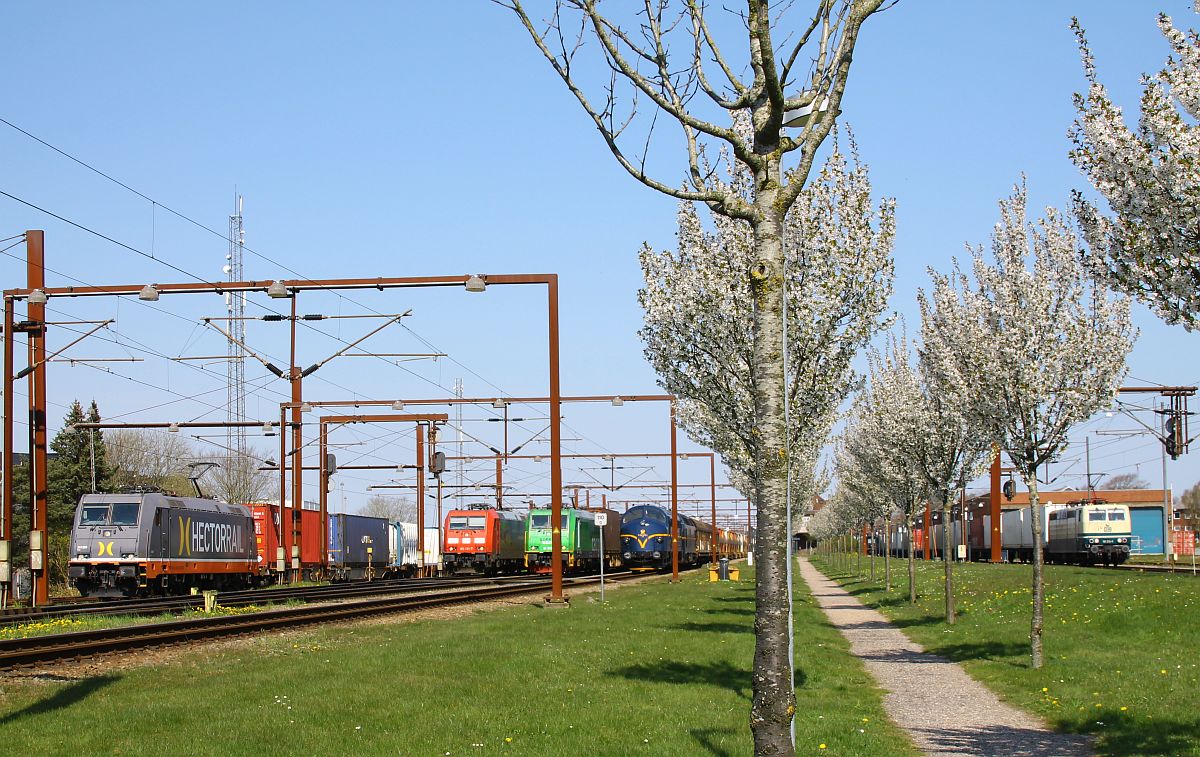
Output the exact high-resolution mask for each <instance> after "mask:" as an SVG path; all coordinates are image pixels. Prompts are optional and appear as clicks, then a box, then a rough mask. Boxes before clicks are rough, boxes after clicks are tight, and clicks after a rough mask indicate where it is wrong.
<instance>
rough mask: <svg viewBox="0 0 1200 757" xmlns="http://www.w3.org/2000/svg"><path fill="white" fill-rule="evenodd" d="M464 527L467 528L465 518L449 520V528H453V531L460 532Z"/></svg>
mask: <svg viewBox="0 0 1200 757" xmlns="http://www.w3.org/2000/svg"><path fill="white" fill-rule="evenodd" d="M466 527H467V519H466V517H465V516H464V517H460V518H451V519H450V528H453V529H455V530H462V529H464V528H466Z"/></svg>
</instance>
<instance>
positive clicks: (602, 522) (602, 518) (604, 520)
mask: <svg viewBox="0 0 1200 757" xmlns="http://www.w3.org/2000/svg"><path fill="white" fill-rule="evenodd" d="M596 525H597V526H599V527H600V603H601V604H603V603H604V527H605V526H606V525H608V513H596Z"/></svg>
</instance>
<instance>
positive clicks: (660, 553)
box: [654, 552, 662, 560]
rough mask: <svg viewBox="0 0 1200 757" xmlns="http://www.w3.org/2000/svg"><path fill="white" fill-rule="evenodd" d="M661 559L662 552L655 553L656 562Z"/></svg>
mask: <svg viewBox="0 0 1200 757" xmlns="http://www.w3.org/2000/svg"><path fill="white" fill-rule="evenodd" d="M660 557H662V552H655V553H654V559H655V560H657V559H658V558H660Z"/></svg>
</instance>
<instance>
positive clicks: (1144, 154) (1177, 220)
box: [1071, 15, 1200, 330]
mask: <svg viewBox="0 0 1200 757" xmlns="http://www.w3.org/2000/svg"><path fill="white" fill-rule="evenodd" d="M1158 26H1159V28H1160V29H1161V30H1162V33H1163V35H1164V36H1165V37H1166V38H1167V42H1169V43H1170V45H1171V49H1172V51H1173V53H1174V56H1173V57H1171V58H1168V59H1167V62H1166V66H1165V67H1164V68H1163V69H1162V70H1161V71H1159V72H1158V73H1157V74H1156V75H1154V76H1146V77H1143V80H1142V87H1143V89H1142V101H1141V115H1140V116H1139V119H1138V125H1137V128H1136V129H1130V128H1129V127H1128V126H1127V125H1126V123H1125V120H1124V117H1123V114H1122V112H1121V108H1120V106H1118V105H1115V104H1114V103H1113V102H1112V100H1111V99H1110V98H1109V96H1108V92H1107V90H1106V89H1105V87H1104V85H1103V84H1101V83H1100V81H1099V80H1098V79H1097V76H1096V66H1095V61H1094V59H1093V58H1092V53H1091V51H1090V49H1089V48H1088V44H1087V39H1086V38H1085V37H1084V33H1083V28H1082V27H1081V26H1080V24H1079V21H1078V20H1075V21H1074V22H1073V23H1072V27H1073V28H1074V29H1075V33H1076V35H1077V36H1078V38H1079V47H1080V51H1081V53H1082V55H1083V64H1084V71H1085V73H1086V74H1087V79H1088V92H1087V95H1086V96H1085V95H1081V94H1076V95H1075V107H1076V110H1077V111H1078V114H1079V115H1078V118H1077V119H1076V121H1075V125H1074V127H1073V128H1072V130H1071V137H1072V141H1073V142H1074V149H1073V150H1071V159H1072V160H1074V161H1075V164H1076V165H1077V166H1079V168H1080V169H1082V170H1083V172H1084V174H1086V175H1087V177H1088V179H1089V180H1090V181H1091V183H1092V186H1093V187H1095V188H1096V191H1097V192H1099V193H1100V195H1101V196H1102V197H1103V198H1104V200H1105V201H1106V202H1107V203H1108V206H1109V208H1110V209H1111V210H1112V213H1113V216H1112V217H1109V216H1107V215H1105V214H1104V212H1103V211H1102V210H1101V209H1100V208H1097V207H1096V206H1095V205H1093V204H1092V203H1091V202H1090V201H1088V200H1087V199H1086V198H1085V196H1084V195H1083V194H1082V193H1080V192H1075V193H1074V207H1075V215H1076V218H1077V219H1078V220H1079V225H1080V227H1081V228H1082V229H1083V236H1084V239H1086V240H1087V244H1088V254H1089V259H1090V261H1091V262H1092V264H1093V266H1094V267H1095V268H1096V270H1098V271H1101V272H1103V273H1105V274H1106V276H1107V278H1108V279H1109V280H1110V281H1111V282H1112V283H1113V284H1114V285H1115V286H1117V287H1118V288H1120V289H1122V290H1123V291H1125V292H1127V293H1129V294H1131V295H1133V296H1136V297H1139V298H1141V299H1142V300H1143V301H1145V302H1146V304H1147V305H1149V306H1150V307H1151V308H1152V309H1153V310H1154V311H1155V312H1157V313H1158V314H1159V315H1160V316H1162V317H1163V318H1164V319H1165V320H1166V321H1167V322H1168V323H1175V324H1182V325H1183V326H1184V327H1185V328H1187V329H1188V330H1195V329H1197V328H1200V313H1198V311H1200V126H1198V125H1197V120H1198V119H1200V37H1198V36H1197V34H1196V32H1194V31H1193V32H1189V33H1187V34H1184V33H1183V32H1181V31H1179V30H1177V29H1176V28H1175V27H1174V26H1173V25H1172V23H1171V19H1170V17H1168V16H1165V15H1160V16H1159V19H1158Z"/></svg>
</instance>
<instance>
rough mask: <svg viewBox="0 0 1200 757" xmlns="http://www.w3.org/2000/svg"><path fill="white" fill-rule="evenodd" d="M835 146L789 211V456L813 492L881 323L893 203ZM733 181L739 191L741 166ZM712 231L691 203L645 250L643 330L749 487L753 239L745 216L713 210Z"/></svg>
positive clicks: (692, 419) (649, 353)
mask: <svg viewBox="0 0 1200 757" xmlns="http://www.w3.org/2000/svg"><path fill="white" fill-rule="evenodd" d="M851 153H852V157H853V159H854V160H853V164H852V165H851V163H850V162H849V161H848V160H847V158H846V156H845V155H844V154H843V153H842V152H841V151H840V150H838V149H837V147H836V145H835V149H834V151H833V153H832V154H831V155H830V156H829V159H828V160H827V161H826V163H825V165H824V167H823V168H822V170H821V172H820V174H819V175H818V176H817V177H816V179H815V180H814V181H812V182H810V184H809V185H808V186H807V187H805V189H804V191H803V192H802V193H801V194H800V197H799V199H798V200H797V202H796V203H795V204H794V205H793V206H792V209H791V211H789V213H788V214H787V217H786V219H785V220H786V225H785V237H784V246H785V253H786V268H785V270H786V272H787V273H786V285H787V286H786V289H787V298H788V371H789V375H788V381H787V386H788V401H789V408H788V409H789V419H790V428H789V430H788V444H789V448H788V455H789V456H790V457H791V458H792V461H793V470H794V472H795V473H796V475H795V477H794V480H793V491H792V494H793V496H794V497H797V498H799V499H802V500H804V501H808V499H810V498H811V495H812V494H815V493H816V491H815V489H816V479H815V478H814V475H815V474H814V473H813V466H814V464H815V461H816V459H817V457H818V453H819V451H820V448H821V446H822V445H823V444H824V443H825V440H826V438H827V436H828V433H829V429H830V427H831V426H832V424H833V421H834V418H835V414H836V409H837V406H838V405H839V403H840V402H841V401H842V400H843V399H844V398H845V397H846V396H847V395H848V394H849V392H850V391H851V389H852V388H853V386H854V374H853V371H852V370H851V366H850V363H851V361H852V360H853V358H854V356H855V354H856V353H857V352H858V350H860V349H861V348H862V347H863V346H864V345H865V344H866V342H867V341H868V340H869V339H870V337H871V335H872V334H873V333H875V331H876V330H877V329H878V328H879V327H880V324H881V315H882V313H883V311H884V309H885V307H886V303H887V298H888V296H889V295H890V293H891V284H892V275H893V264H892V260H891V256H890V255H891V249H892V242H893V240H894V237H895V214H894V204H893V202H891V201H890V200H885V201H883V202H882V203H880V204H879V206H878V207H876V206H875V205H874V204H873V203H872V200H871V185H870V181H869V179H868V177H867V169H866V167H865V166H863V165H861V164H860V163H859V162H858V160H857V155H856V154H854V152H853V150H852V151H851ZM728 186H729V187H731V188H732V189H733V190H734V191H739V192H743V191H746V188H747V177H746V173H745V171H744V170H743V169H740V168H735V169H734V170H733V171H732V175H731V176H730V177H729V182H728ZM711 220H712V224H713V231H707V230H706V229H705V228H704V226H703V224H702V221H701V218H700V214H699V212H698V211H697V209H696V207H695V205H694V204H692V203H683V204H681V205H680V208H679V237H678V239H679V246H678V249H677V250H675V251H670V250H668V251H663V252H655V251H654V250H653V249H651V248H650V247H649V246H646V247H644V248H643V249H642V251H641V255H640V259H641V264H642V271H643V274H644V276H645V280H646V286H645V287H644V288H643V289H642V290H641V291H640V292H639V295H638V297H639V300H640V302H641V304H642V307H643V309H644V310H645V325H644V327H643V328H642V330H641V332H640V335H641V337H642V339H643V341H644V342H645V345H646V357H647V358H648V359H649V361H650V363H651V364H652V365H653V366H654V368H655V370H656V371H657V372H658V375H659V384H660V385H661V386H662V387H663V388H664V389H666V390H667V391H668V392H671V393H672V394H674V395H676V396H677V397H679V398H680V401H679V421H680V425H681V426H682V427H683V428H684V429H685V430H686V431H687V432H688V434H689V435H690V436H691V437H692V438H693V439H694V440H695V441H696V442H698V443H699V444H703V445H705V446H707V447H710V448H712V449H714V450H716V451H718V452H719V453H720V454H721V456H722V458H723V459H724V461H725V463H726V465H728V466H729V468H730V473H731V476H732V477H733V479H734V480H735V482H741V485H742V486H743V487H745V488H744V489H743V491H745V493H747V494H748V495H750V494H751V492H750V491H748V489H750V488H752V486H753V484H752V481H753V480H754V465H755V457H756V455H757V454H758V453H759V452H760V449H759V447H760V439H761V436H760V434H759V433H758V429H757V427H756V424H755V412H754V396H753V386H754V384H753V381H754V379H753V378H752V369H751V365H752V361H753V351H752V342H751V340H752V335H751V320H752V317H751V316H752V309H753V308H754V301H753V297H752V292H751V289H750V287H749V286H748V285H747V278H748V276H747V272H748V271H749V269H750V268H751V266H753V265H754V260H755V258H754V249H753V248H754V237H753V231H752V229H751V228H750V225H749V224H748V223H747V222H745V221H742V220H739V219H731V218H728V217H725V216H721V215H716V214H714V215H713V216H712V219H711Z"/></svg>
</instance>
